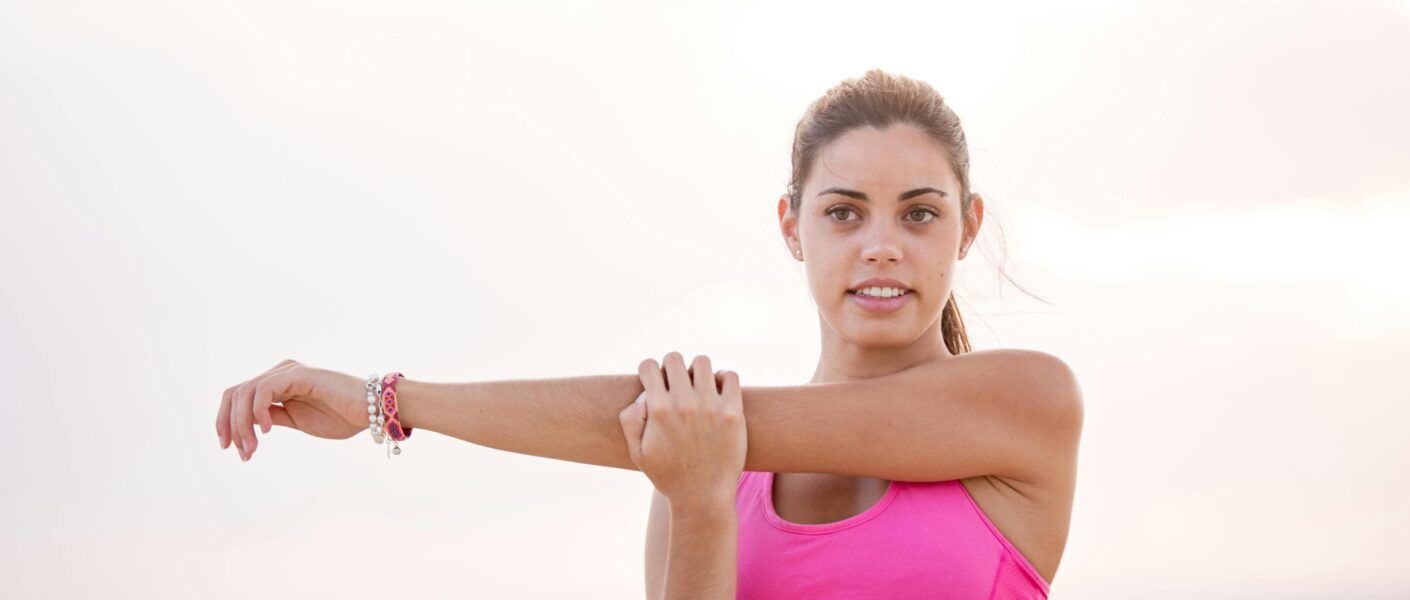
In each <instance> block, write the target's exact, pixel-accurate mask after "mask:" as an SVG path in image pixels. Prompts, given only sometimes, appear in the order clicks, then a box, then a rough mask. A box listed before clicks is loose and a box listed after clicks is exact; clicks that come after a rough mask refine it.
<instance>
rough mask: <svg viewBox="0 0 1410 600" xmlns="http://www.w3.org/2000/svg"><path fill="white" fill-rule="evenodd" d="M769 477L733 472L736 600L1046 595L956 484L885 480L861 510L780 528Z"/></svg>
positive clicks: (967, 599)
mask: <svg viewBox="0 0 1410 600" xmlns="http://www.w3.org/2000/svg"><path fill="white" fill-rule="evenodd" d="M773 482H774V474H773V473H769V472H761V471H745V472H744V473H743V474H741V475H740V478H739V486H738V493H737V495H736V499H735V508H736V510H737V511H738V514H739V563H738V571H737V579H736V591H737V593H736V596H735V597H736V598H739V599H741V600H746V599H747V600H774V599H784V598H788V599H793V598H821V599H832V598H847V599H852V598H935V599H941V600H952V599H964V600H1000V599H1023V600H1028V599H1033V598H1040V599H1041V598H1047V597H1048V582H1046V581H1044V580H1043V578H1042V577H1041V576H1039V575H1038V571H1037V570H1036V569H1034V568H1033V565H1031V564H1029V563H1028V560H1027V559H1025V558H1024V557H1023V555H1022V554H1020V553H1019V552H1018V549H1016V548H1014V546H1013V544H1011V543H1010V542H1009V541H1008V539H1007V538H1005V537H1004V536H1003V534H1002V533H1000V532H999V529H998V528H997V527H994V524H993V523H992V522H990V521H989V517H988V516H986V515H985V514H984V511H982V510H980V509H979V505H978V504H975V503H974V499H973V498H971V497H970V495H969V491H968V490H966V489H965V487H964V485H963V484H961V483H960V482H959V480H951V481H935V482H907V481H892V482H891V483H890V485H889V487H888V488H887V489H886V494H885V495H883V496H882V497H881V500H880V501H878V502H877V503H876V504H875V505H873V506H872V507H871V508H868V509H867V510H866V511H864V512H862V513H860V514H857V515H853V516H851V517H848V518H846V519H843V520H841V521H834V522H831V523H818V524H803V523H793V522H791V521H785V520H783V519H782V518H781V517H779V516H778V513H777V512H776V511H775V510H774V504H773Z"/></svg>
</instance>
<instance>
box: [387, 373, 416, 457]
mask: <svg viewBox="0 0 1410 600" xmlns="http://www.w3.org/2000/svg"><path fill="white" fill-rule="evenodd" d="M402 378H403V375H402V374H401V373H388V374H386V375H384V376H382V412H383V413H384V414H385V417H386V426H385V427H386V432H387V436H388V437H390V438H392V449H391V451H390V452H391V454H401V446H399V445H397V442H400V441H402V440H405V439H407V438H409V437H411V428H410V427H405V428H403V427H402V424H401V414H400V413H399V412H397V381H398V380H400V379H402ZM388 458H391V456H390V454H389V455H388Z"/></svg>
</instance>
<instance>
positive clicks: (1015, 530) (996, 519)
mask: <svg viewBox="0 0 1410 600" xmlns="http://www.w3.org/2000/svg"><path fill="white" fill-rule="evenodd" d="M961 484H963V485H964V487H965V490H966V491H967V492H968V493H969V495H970V497H971V498H973V499H974V503H975V504H976V505H978V506H979V508H980V510H982V511H983V512H984V513H985V515H986V516H988V518H989V520H990V521H991V522H992V523H993V524H994V527H996V528H998V529H999V531H1000V532H1001V533H1002V534H1003V535H1004V537H1005V538H1007V539H1008V540H1009V542H1010V543H1012V544H1013V545H1014V547H1015V548H1017V549H1018V550H1019V552H1020V553H1022V554H1023V555H1024V557H1025V558H1026V559H1028V561H1029V563H1031V564H1032V565H1033V567H1034V568H1035V569H1037V570H1038V572H1039V574H1041V575H1042V576H1043V578H1044V579H1046V580H1048V581H1052V579H1053V575H1054V573H1055V571H1056V570H1057V563H1058V561H1059V560H1060V558H1061V554H1062V549H1063V546H1065V544H1066V533H1067V523H1068V516H1069V515H1067V514H1062V515H1057V514H1048V513H1049V511H1046V510H1043V509H1042V508H1041V504H1038V503H1035V502H1033V501H1032V500H1031V499H1029V498H1025V497H1024V496H1023V495H1021V494H1018V493H1017V492H1016V490H1013V489H1012V488H1006V487H1005V486H1003V485H1002V484H1001V483H1000V482H996V481H994V480H993V479H991V478H988V477H973V478H969V479H964V480H961ZM890 485H891V482H890V481H887V480H885V479H875V478H870V477H850V476H845V475H834V474H828V473H775V474H774V478H773V482H772V485H771V488H770V490H769V493H770V495H771V496H770V497H771V501H772V503H773V507H774V511H775V512H776V513H777V514H778V516H779V517H780V518H782V519H783V520H785V521H789V522H792V523H798V524H821V523H833V522H837V521H842V520H845V519H848V518H850V517H853V516H856V515H859V514H861V513H863V512H866V511H867V509H869V508H871V507H873V506H875V505H876V504H877V502H879V501H881V499H882V497H883V496H885V495H886V491H887V488H888V486H890Z"/></svg>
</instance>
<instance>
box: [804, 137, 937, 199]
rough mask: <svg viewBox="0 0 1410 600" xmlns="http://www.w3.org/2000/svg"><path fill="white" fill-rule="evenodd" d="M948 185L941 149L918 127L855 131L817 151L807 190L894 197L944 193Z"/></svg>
mask: <svg viewBox="0 0 1410 600" xmlns="http://www.w3.org/2000/svg"><path fill="white" fill-rule="evenodd" d="M952 181H953V177H951V173H950V164H949V158H948V156H947V155H946V153H945V151H944V149H943V148H941V147H940V146H939V144H937V143H936V142H935V141H934V140H933V139H931V138H930V137H929V136H927V135H926V134H925V133H924V132H921V131H920V130H919V129H915V128H914V127H905V126H892V127H888V128H887V129H884V130H878V129H876V128H873V127H859V128H856V129H853V130H851V131H848V132H847V133H844V134H842V135H841V136H839V137H838V138H837V139H835V140H833V141H832V142H831V143H829V144H827V145H825V146H824V147H823V148H822V149H821V152H819V153H818V160H817V161H816V164H815V165H814V168H813V172H812V173H811V176H810V177H809V181H808V187H810V188H812V189H817V190H821V189H826V188H828V187H833V186H837V187H844V188H848V189H854V190H861V191H863V192H867V191H869V190H870V191H874V192H876V193H878V194H884V195H889V196H895V195H896V194H897V193H899V192H900V191H905V190H910V189H913V188H918V187H934V188H938V189H942V190H950V189H951V187H952V186H951V182H952ZM952 193H953V192H952Z"/></svg>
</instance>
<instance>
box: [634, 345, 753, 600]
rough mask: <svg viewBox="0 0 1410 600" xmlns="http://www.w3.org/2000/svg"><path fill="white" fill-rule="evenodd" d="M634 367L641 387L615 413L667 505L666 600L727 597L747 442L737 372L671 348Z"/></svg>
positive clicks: (732, 591) (636, 459)
mask: <svg viewBox="0 0 1410 600" xmlns="http://www.w3.org/2000/svg"><path fill="white" fill-rule="evenodd" d="M638 373H639V375H640V377H641V380H642V384H643V387H644V388H645V390H646V391H644V392H642V393H641V395H639V396H637V399H636V401H635V402H633V403H632V405H631V406H628V407H627V408H626V409H624V410H622V412H621V413H620V414H619V415H618V419H619V421H620V422H621V424H622V433H623V434H624V436H625V438H626V440H627V449H628V453H629V454H630V455H631V458H632V462H633V463H635V464H636V465H637V467H638V468H639V469H640V470H641V472H642V473H644V474H645V475H646V476H647V477H648V478H650V479H651V483H652V485H654V486H656V489H657V491H659V492H660V493H661V495H663V496H665V497H666V500H667V501H668V502H669V504H670V513H671V520H670V534H669V536H670V542H669V544H668V548H669V549H668V551H667V560H666V562H667V565H666V582H665V585H664V586H663V587H664V600H678V599H686V598H690V599H695V598H707V599H708V598H713V599H719V600H729V599H732V598H734V597H735V568H736V560H737V557H738V550H737V547H738V542H739V519H738V516H737V515H736V513H735V492H736V489H737V487H738V484H739V477H740V474H741V473H743V471H744V459H745V454H746V450H747V447H748V446H747V445H748V436H747V435H746V431H745V427H744V398H743V396H742V395H741V393H740V390H739V377H738V376H737V375H735V374H734V372H732V371H721V372H720V373H718V374H716V373H713V372H712V371H711V368H710V359H709V358H707V357H704V356H697V357H696V358H695V360H694V361H693V362H692V363H691V366H690V368H689V369H687V368H686V366H685V364H684V361H683V359H682V358H681V356H680V354H679V353H675V352H672V353H670V354H667V355H666V359H665V365H664V366H660V365H657V363H656V361H654V360H651V359H647V360H645V361H643V362H642V363H641V365H639V367H638ZM663 373H664V375H663ZM651 600H657V599H651Z"/></svg>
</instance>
